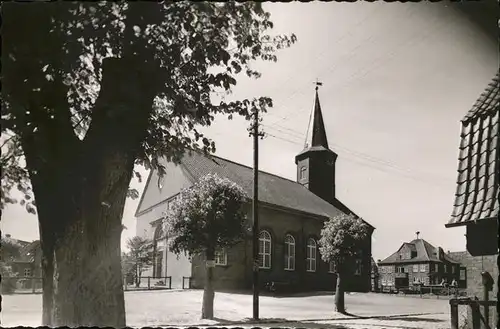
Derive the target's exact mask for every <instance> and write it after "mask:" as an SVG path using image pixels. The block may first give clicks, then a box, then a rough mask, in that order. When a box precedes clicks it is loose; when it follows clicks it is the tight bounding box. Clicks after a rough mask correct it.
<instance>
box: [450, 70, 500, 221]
mask: <svg viewBox="0 0 500 329" xmlns="http://www.w3.org/2000/svg"><path fill="white" fill-rule="evenodd" d="M499 84H500V77H499V72H497V73H496V76H495V78H494V79H493V80H492V81H491V82H490V84H489V85H488V87H487V88H486V89H485V91H484V92H483V93H482V94H481V96H480V97H479V98H478V100H477V101H476V102H475V103H474V105H473V107H472V109H471V110H469V112H468V113H467V114H466V115H465V117H464V119H463V120H462V133H461V143H460V154H459V159H458V160H459V161H458V162H459V163H458V170H457V171H458V177H457V188H456V193H455V202H454V205H453V212H452V214H451V218H450V220H449V222H448V223H447V224H445V227H457V226H463V225H468V224H470V223H473V222H477V221H479V220H486V219H490V218H496V217H498V215H499V204H498V191H499V179H498V172H499V171H500V160H499V155H500V150H499V148H500V142H499V137H498V134H499V131H500V119H499V109H500V106H499V104H500V85H499Z"/></svg>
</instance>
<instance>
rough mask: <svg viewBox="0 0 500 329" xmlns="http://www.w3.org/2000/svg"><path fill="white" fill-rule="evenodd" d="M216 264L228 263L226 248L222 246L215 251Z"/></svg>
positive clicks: (223, 264)
mask: <svg viewBox="0 0 500 329" xmlns="http://www.w3.org/2000/svg"><path fill="white" fill-rule="evenodd" d="M214 256H215V257H214V258H215V265H221V266H225V265H227V252H226V249H224V248H222V249H219V250H216V251H215V255H214Z"/></svg>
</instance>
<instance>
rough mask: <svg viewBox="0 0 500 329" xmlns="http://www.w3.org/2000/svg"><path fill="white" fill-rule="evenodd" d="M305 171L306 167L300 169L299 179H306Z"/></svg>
mask: <svg viewBox="0 0 500 329" xmlns="http://www.w3.org/2000/svg"><path fill="white" fill-rule="evenodd" d="M306 170H307V168H306V166H302V167H300V176H299V177H300V179H304V178H306Z"/></svg>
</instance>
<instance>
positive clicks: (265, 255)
mask: <svg viewBox="0 0 500 329" xmlns="http://www.w3.org/2000/svg"><path fill="white" fill-rule="evenodd" d="M259 267H260V268H267V269H269V268H271V234H270V233H269V232H268V231H261V232H260V234H259Z"/></svg>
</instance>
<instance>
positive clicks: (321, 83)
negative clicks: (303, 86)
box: [314, 78, 323, 91]
mask: <svg viewBox="0 0 500 329" xmlns="http://www.w3.org/2000/svg"><path fill="white" fill-rule="evenodd" d="M314 84H315V85H316V91H318V87H319V86H322V85H323V82H319V80H318V79H317V78H316V82H314Z"/></svg>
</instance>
